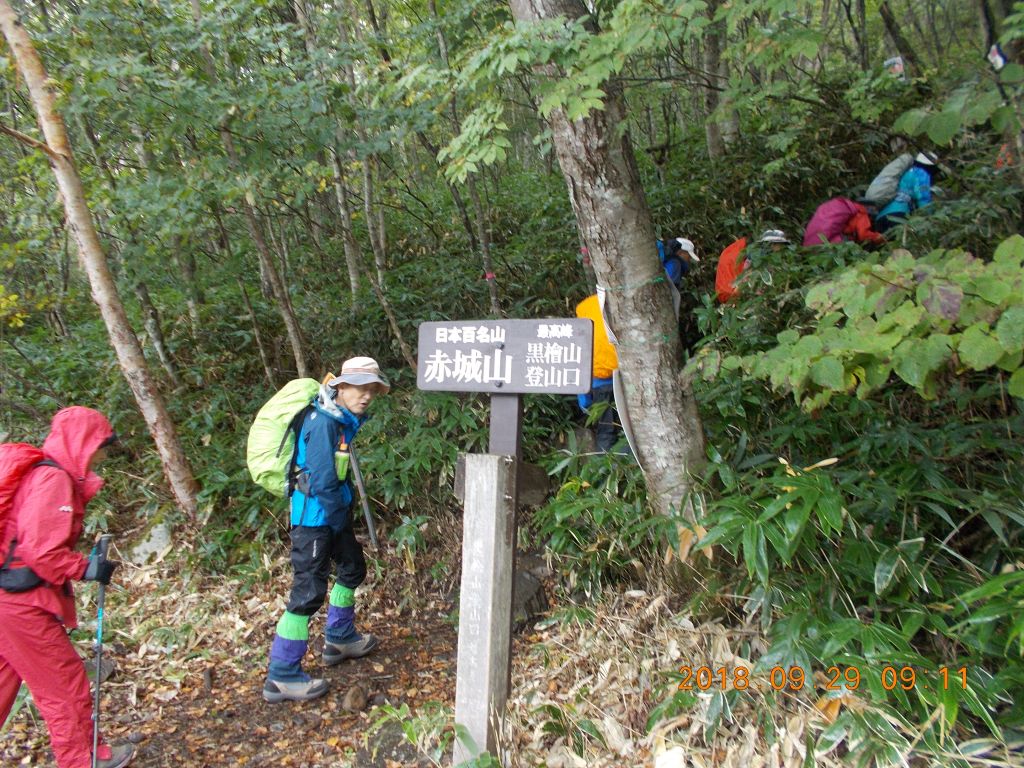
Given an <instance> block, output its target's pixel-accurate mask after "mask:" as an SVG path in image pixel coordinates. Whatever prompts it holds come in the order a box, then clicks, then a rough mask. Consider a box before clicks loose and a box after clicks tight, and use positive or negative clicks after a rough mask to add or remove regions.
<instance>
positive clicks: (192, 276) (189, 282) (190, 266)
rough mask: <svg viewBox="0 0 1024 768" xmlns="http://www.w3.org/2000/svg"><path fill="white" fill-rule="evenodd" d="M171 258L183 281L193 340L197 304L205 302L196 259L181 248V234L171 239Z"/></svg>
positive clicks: (197, 326) (198, 323) (197, 324)
mask: <svg viewBox="0 0 1024 768" xmlns="http://www.w3.org/2000/svg"><path fill="white" fill-rule="evenodd" d="M171 258H172V259H173V260H174V263H175V265H176V266H177V267H178V271H179V272H180V273H181V278H182V280H183V281H184V283H185V303H186V304H187V305H188V317H189V320H190V323H189V325H190V328H191V334H190V335H191V336H192V340H193V341H195V340H196V339H198V338H199V330H200V323H201V321H200V319H199V305H200V304H205V303H206V298H205V297H204V296H203V289H202V287H201V286H200V285H199V282H198V281H197V280H196V259H195V256H193V255H192V252H191V251H189V252H187V253H184V252H182V250H181V236H180V235H175V236H174V238H173V239H172V240H171Z"/></svg>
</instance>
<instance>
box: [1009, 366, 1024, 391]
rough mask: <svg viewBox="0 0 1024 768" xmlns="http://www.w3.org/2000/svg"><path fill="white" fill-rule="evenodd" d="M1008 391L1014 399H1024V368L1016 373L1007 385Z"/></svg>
mask: <svg viewBox="0 0 1024 768" xmlns="http://www.w3.org/2000/svg"><path fill="white" fill-rule="evenodd" d="M1006 391H1007V392H1009V393H1010V395H1012V396H1013V397H1024V368H1021V369H1019V370H1018V371H1016V372H1015V373H1014V374H1013V376H1011V377H1010V380H1009V381H1008V382H1007V383H1006Z"/></svg>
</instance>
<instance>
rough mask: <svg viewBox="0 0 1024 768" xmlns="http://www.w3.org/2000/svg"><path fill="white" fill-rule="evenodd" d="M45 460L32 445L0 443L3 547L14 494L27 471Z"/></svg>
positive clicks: (39, 451)
mask: <svg viewBox="0 0 1024 768" xmlns="http://www.w3.org/2000/svg"><path fill="white" fill-rule="evenodd" d="M45 458H46V457H45V455H44V454H43V452H42V450H41V449H39V448H36V447H35V446H34V445H29V444H28V443H0V543H2V544H3V545H4V546H5V547H6V544H7V537H6V536H4V534H5V533H6V529H7V522H8V520H10V517H11V509H12V508H13V507H14V494H15V493H16V492H17V490H18V486H19V485H21V481H22V479H23V478H24V477H25V475H26V474H28V471H29V470H30V469H32V467H34V466H36V465H37V464H38V463H39V462H41V461H43V459H45ZM0 559H2V554H0Z"/></svg>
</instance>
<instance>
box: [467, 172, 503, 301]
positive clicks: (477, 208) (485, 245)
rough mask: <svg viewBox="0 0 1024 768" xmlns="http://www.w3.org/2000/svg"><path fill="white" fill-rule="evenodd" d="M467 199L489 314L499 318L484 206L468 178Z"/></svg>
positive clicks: (496, 287)
mask: <svg viewBox="0 0 1024 768" xmlns="http://www.w3.org/2000/svg"><path fill="white" fill-rule="evenodd" d="M466 188H467V189H468V190H469V199H470V201H471V202H472V203H473V211H474V213H475V215H476V216H475V217H476V229H477V239H478V240H479V241H480V258H481V260H482V261H483V265H484V279H485V280H486V281H487V293H488V295H489V296H490V298H491V313H492V314H493V315H494V316H495V317H501V304H499V303H498V281H497V278H496V277H495V275H494V262H493V261H492V260H491V238H490V235H488V233H487V222H486V219H485V217H484V206H483V204H482V203H481V202H480V195H479V194H478V193H477V190H476V180H475V179H474V178H473V177H472V176H470V177H469V179H468V180H467V181H466Z"/></svg>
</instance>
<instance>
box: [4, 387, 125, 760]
mask: <svg viewBox="0 0 1024 768" xmlns="http://www.w3.org/2000/svg"><path fill="white" fill-rule="evenodd" d="M115 439H116V438H115V435H114V430H113V429H112V428H111V426H110V422H109V421H107V419H106V417H105V416H103V414H101V413H99V412H98V411H94V410H92V409H90V408H83V407H81V406H72V407H71V408H65V409H63V410H61V411H59V412H58V413H57V414H56V415H55V416H54V417H53V421H52V423H51V425H50V434H49V435H48V436H47V438H46V440H45V442H44V443H43V455H44V461H45V463H40V464H36V465H35V466H33V467H32V468H31V469H29V470H28V472H27V473H26V474H25V475H24V477H23V478H22V480H21V483H20V484H19V485H18V488H17V491H16V492H15V494H14V498H13V506H12V508H11V512H10V515H9V516H8V517H7V522H6V525H5V526H4V530H3V531H2V532H0V547H2V549H0V552H2V553H3V558H4V561H5V564H4V569H5V570H6V571H8V573H7V574H6V575H7V576H13V575H17V576H18V577H19V579H20V581H21V582H23V583H21V584H19V585H18V586H17V587H11V588H14V589H17V590H18V591H7V590H6V589H4V590H0V722H3V721H5V720H6V718H7V715H8V714H9V713H10V711H11V706H12V705H13V704H14V699H15V696H16V695H17V693H18V689H19V688H20V687H21V683H22V681H23V680H24V681H25V683H26V684H27V685H28V688H29V691H31V693H32V700H33V701H34V702H35V705H36V707H37V708H38V709H39V713H40V714H41V715H42V716H43V719H45V720H46V726H47V728H48V729H49V731H50V746H51V747H52V748H53V754H54V756H55V757H56V759H57V765H58V766H59V768H91V766H92V765H93V761H92V741H93V722H92V698H91V696H90V693H89V680H88V678H87V677H86V674H85V665H84V664H83V663H82V660H81V659H80V658H79V656H78V654H77V653H75V649H74V647H73V646H72V645H71V641H70V639H69V638H68V635H67V631H66V629H65V628H67V629H74V628H75V627H76V626H77V624H78V622H77V617H76V616H75V600H74V595H73V593H72V590H71V582H73V581H81V580H87V581H99V582H102V583H104V584H109V583H110V576H111V574H112V573H113V571H114V568H116V567H117V563H116V562H114V561H112V560H100V559H98V558H95V557H86V556H85V555H82V554H80V553H78V552H76V551H75V549H74V547H75V544H76V543H77V542H78V538H79V536H81V534H82V520H83V518H84V517H85V505H86V504H88V503H89V500H90V499H92V497H93V496H95V495H96V494H97V493H98V492H99V490H100V488H101V487H102V486H103V480H102V479H100V477H99V475H97V474H96V473H95V472H94V471H93V466H94V465H95V464H96V462H98V461H99V460H101V459H103V458H104V457H105V455H106V446H107V445H109V444H110V443H112V442H113V441H114V440H115ZM12 549H13V551H12ZM33 573H34V574H35V577H38V579H36V578H34V577H32V574H33ZM22 577H27V578H22ZM13 581H14V579H10V580H5V582H4V583H5V584H8V585H9V586H10V585H11V582H13ZM134 751H135V749H134V747H132V746H131V745H124V746H119V747H113V748H111V747H109V746H107V745H106V744H104V743H103V742H102V740H101V742H100V747H99V749H98V750H97V761H96V765H97V766H101V768H121V766H124V765H127V764H128V762H129V761H130V760H131V758H132V756H133V754H134Z"/></svg>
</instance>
